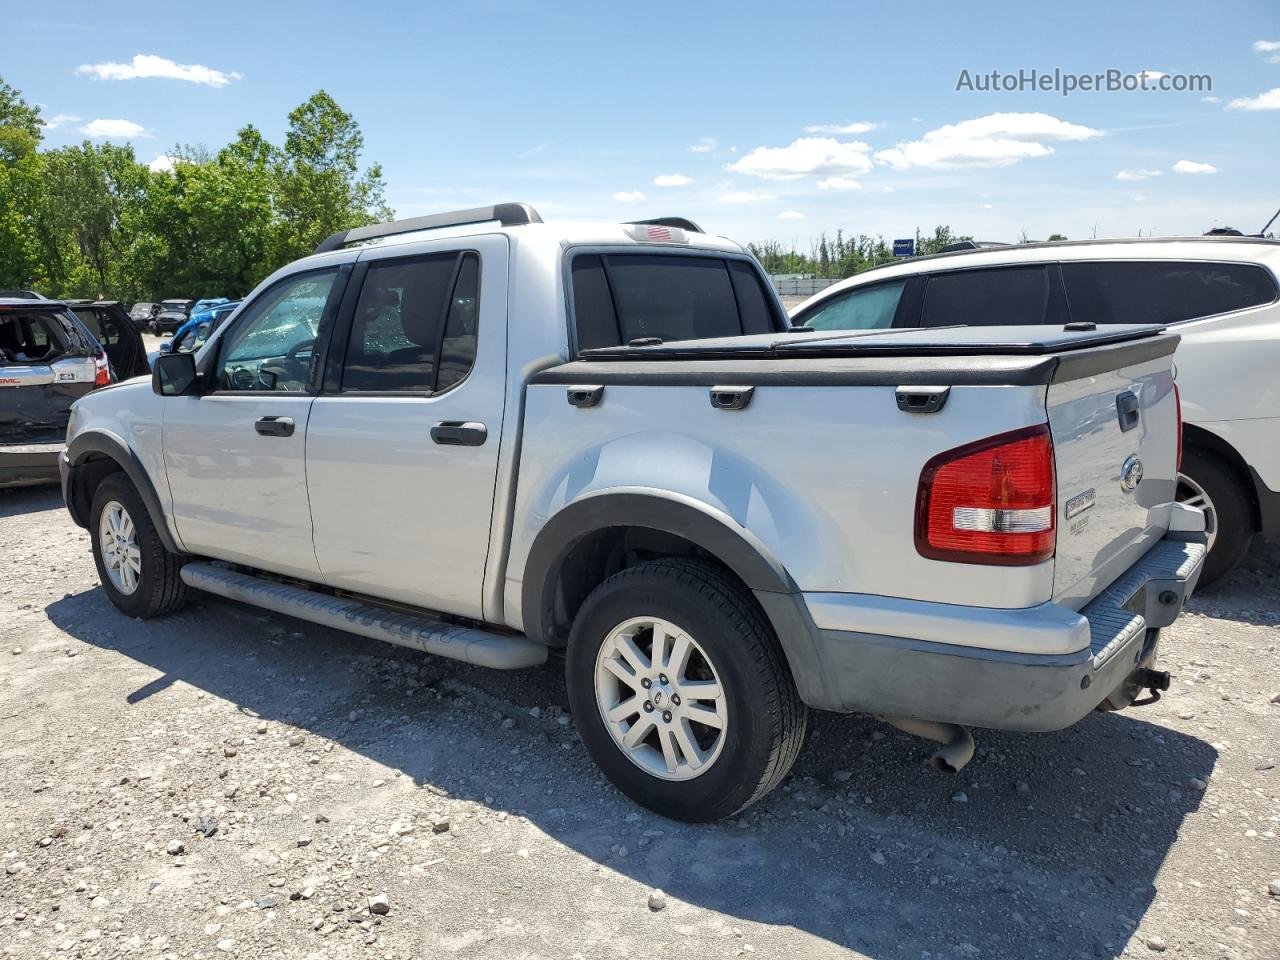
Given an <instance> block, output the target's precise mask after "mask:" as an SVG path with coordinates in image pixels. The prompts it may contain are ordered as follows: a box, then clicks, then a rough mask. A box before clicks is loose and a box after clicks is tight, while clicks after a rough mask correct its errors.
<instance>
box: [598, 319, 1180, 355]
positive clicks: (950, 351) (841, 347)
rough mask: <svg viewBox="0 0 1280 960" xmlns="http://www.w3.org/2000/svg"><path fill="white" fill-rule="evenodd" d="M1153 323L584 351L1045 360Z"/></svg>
mask: <svg viewBox="0 0 1280 960" xmlns="http://www.w3.org/2000/svg"><path fill="white" fill-rule="evenodd" d="M1164 329H1165V328H1164V327H1162V326H1159V325H1155V324H1136V323H1129V324H1109V325H1107V326H1105V327H1097V328H1094V329H1072V328H1071V327H1070V326H1067V327H1063V326H1058V325H1052V326H1021V327H912V328H900V329H889V330H846V331H839V332H823V331H809V330H805V329H804V328H797V329H795V330H793V331H791V332H788V333H768V334H755V335H752V336H742V337H719V338H714V339H707V340H679V341H672V342H670V343H657V344H648V345H637V346H627V345H624V346H618V347H599V348H596V349H594V350H583V351H581V353H580V354H579V357H580V359H582V360H589V361H597V360H603V361H614V360H624V361H631V362H634V361H643V360H720V359H724V360H747V359H751V360H755V359H771V358H787V359H793V358H800V357H866V356H887V357H954V356H1009V355H1013V356H1048V355H1052V354H1061V353H1066V352H1069V351H1073V350H1084V349H1087V348H1090V347H1099V346H1105V345H1109V344H1115V343H1124V342H1129V341H1134V340H1143V339H1146V338H1149V337H1155V336H1159V335H1160V334H1162V333H1163V331H1164Z"/></svg>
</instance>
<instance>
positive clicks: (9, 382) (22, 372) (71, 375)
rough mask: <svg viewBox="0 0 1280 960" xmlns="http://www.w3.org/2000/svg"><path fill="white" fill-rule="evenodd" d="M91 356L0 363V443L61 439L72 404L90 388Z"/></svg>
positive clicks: (91, 374) (50, 441)
mask: <svg viewBox="0 0 1280 960" xmlns="http://www.w3.org/2000/svg"><path fill="white" fill-rule="evenodd" d="M96 372H97V371H96V370H95V368H94V362H93V357H67V358H65V359H62V360H57V361H54V362H53V363H30V364H7V363H3V362H0V444H13V443H18V444H26V443H52V442H58V441H61V440H63V439H64V438H65V437H66V433H67V419H68V418H69V417H70V414H71V404H72V403H74V402H75V401H76V400H77V399H78V398H80V397H82V396H84V395H85V394H86V393H88V392H89V391H90V390H92V389H93V381H94V376H95V374H96Z"/></svg>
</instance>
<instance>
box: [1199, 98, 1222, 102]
mask: <svg viewBox="0 0 1280 960" xmlns="http://www.w3.org/2000/svg"><path fill="white" fill-rule="evenodd" d="M1200 102H1201V103H1221V102H1222V98H1221V97H1214V96H1208V97H1201V98H1200Z"/></svg>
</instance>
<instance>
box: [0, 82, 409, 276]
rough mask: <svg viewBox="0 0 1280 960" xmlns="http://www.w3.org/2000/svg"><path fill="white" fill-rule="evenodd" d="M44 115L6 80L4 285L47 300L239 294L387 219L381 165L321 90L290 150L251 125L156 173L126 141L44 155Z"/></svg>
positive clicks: (0, 185)
mask: <svg viewBox="0 0 1280 960" xmlns="http://www.w3.org/2000/svg"><path fill="white" fill-rule="evenodd" d="M44 126H45V124H44V120H43V119H42V117H41V115H40V110H39V108H38V107H35V106H32V105H30V104H28V103H27V102H26V101H25V100H24V99H23V98H22V95H21V93H20V92H19V91H17V90H15V89H14V88H13V87H11V86H9V85H8V84H6V83H5V82H4V80H3V79H2V78H0V288H6V289H8V288H27V289H34V290H37V291H39V292H41V293H43V294H45V295H46V296H51V297H59V298H71V297H94V298H97V297H108V298H111V299H120V300H126V301H133V300H158V299H162V298H165V297H189V298H200V297H212V296H241V295H243V294H245V293H248V292H249V290H251V289H252V288H253V287H254V286H256V285H257V283H258V282H259V281H261V280H262V279H263V278H264V277H266V276H267V275H268V274H270V273H272V272H273V271H274V270H276V269H278V268H279V267H281V266H283V265H284V264H286V263H289V262H290V261H292V260H296V259H297V258H298V257H301V256H305V255H306V254H308V253H310V252H311V251H312V250H313V249H314V248H315V246H316V244H317V243H319V242H320V241H321V240H322V239H324V238H325V237H326V236H328V235H329V234H331V233H334V232H335V231H338V230H345V229H348V228H350V227H355V226H361V225H364V224H368V223H376V222H378V221H381V220H389V219H391V218H392V217H393V213H392V211H391V209H390V208H389V207H388V206H387V204H386V202H385V199H384V185H383V179H382V168H381V167H380V166H379V165H378V164H376V163H375V164H372V165H370V166H368V167H366V168H364V169H362V168H361V165H360V159H361V153H362V152H363V150H364V137H363V135H362V134H361V132H360V125H359V124H358V123H357V122H356V121H355V119H354V118H353V117H352V116H351V114H349V113H347V112H345V111H344V110H343V109H342V108H341V107H340V106H339V105H338V104H337V103H336V102H335V101H334V99H333V98H332V97H331V96H329V94H328V93H326V92H325V91H323V90H320V91H317V92H316V93H315V94H313V95H312V96H311V97H310V98H308V99H307V101H306V102H305V103H302V104H300V105H299V106H298V107H297V108H295V109H294V110H293V111H292V112H291V113H290V114H289V126H288V131H287V133H286V134H285V138H284V143H283V144H280V145H277V144H273V143H271V142H270V141H268V140H267V139H266V137H264V136H263V135H262V133H261V131H259V130H258V129H257V128H256V127H254V126H253V125H252V124H250V125H248V126H246V127H244V128H243V129H241V130H240V131H239V132H238V133H237V134H236V137H235V139H234V140H233V141H232V142H231V143H229V144H227V145H226V146H224V147H222V148H221V149H218V150H212V149H210V148H208V147H206V146H181V147H178V148H176V149H175V150H173V151H171V153H170V154H169V157H170V160H171V161H172V163H171V165H166V166H165V168H164V169H151V167H150V166H148V165H147V164H145V163H142V162H140V161H139V160H138V158H137V157H136V156H135V155H134V151H133V147H132V146H128V145H125V146H120V145H116V144H112V143H102V144H95V143H93V142H91V141H88V140H86V141H84V142H83V143H80V144H78V145H75V146H67V147H58V148H55V149H42V146H41V144H42V141H43V132H44Z"/></svg>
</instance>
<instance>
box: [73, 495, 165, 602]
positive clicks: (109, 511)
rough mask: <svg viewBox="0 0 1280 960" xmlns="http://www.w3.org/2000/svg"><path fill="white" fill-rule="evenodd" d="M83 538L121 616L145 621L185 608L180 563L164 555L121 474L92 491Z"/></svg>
mask: <svg viewBox="0 0 1280 960" xmlns="http://www.w3.org/2000/svg"><path fill="white" fill-rule="evenodd" d="M113 531H114V534H113ZM89 536H90V539H91V540H92V542H93V562H94V564H95V565H96V566H97V568H98V579H99V580H101V581H102V589H103V590H105V591H106V593H107V597H108V598H109V599H110V600H111V602H112V603H113V604H115V605H116V607H117V608H119V609H120V611H121V612H122V613H125V614H127V615H129V616H131V617H138V618H140V619H143V620H147V619H150V618H151V617H160V616H164V615H165V614H167V613H172V612H173V611H175V610H177V609H178V608H179V607H181V606H182V605H183V604H184V603H185V602H186V600H187V585H186V584H185V583H183V582H182V577H181V576H180V575H179V571H180V570H181V569H182V564H183V563H184V562H185V560H186V557H184V556H182V555H180V554H176V553H170V552H169V551H168V550H166V549H165V546H164V544H163V543H161V542H160V536H159V534H157V533H156V527H155V524H154V523H152V521H151V514H149V513H148V512H147V508H146V507H145V506H144V505H143V503H142V498H141V497H140V496H138V491H137V490H135V489H134V487H133V484H132V483H130V482H129V478H128V477H126V476H125V475H124V474H123V473H113V474H110V475H108V476H107V478H106V479H104V480H103V481H102V482H101V483H100V484H98V488H97V489H96V490H95V491H94V493H93V506H92V508H91V509H90V511H89ZM112 557H114V562H116V564H117V565H116V566H113V565H112V563H113V561H112V559H110V558H112Z"/></svg>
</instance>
